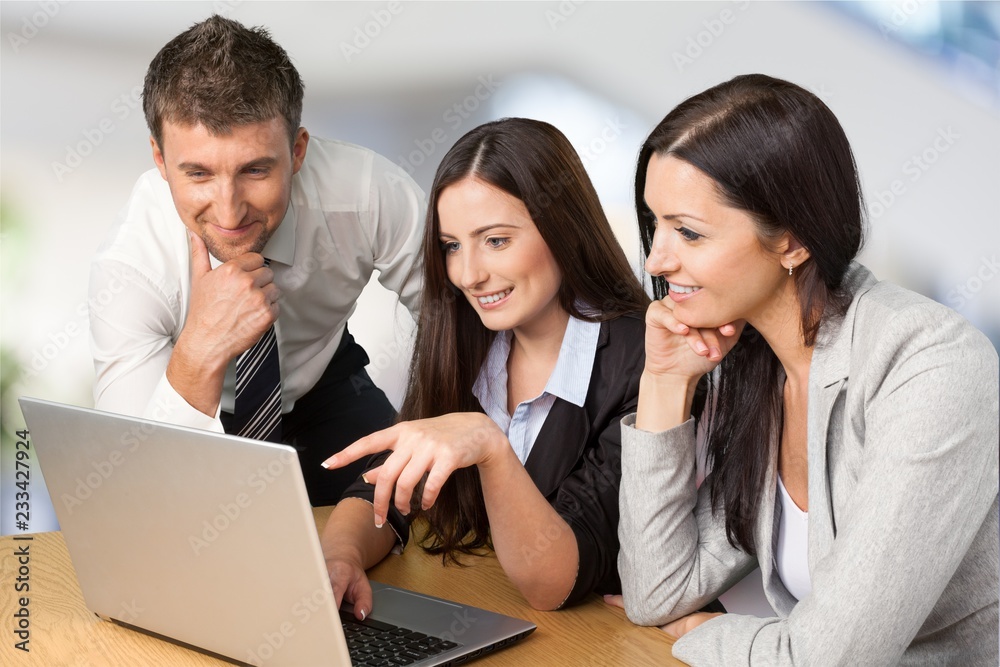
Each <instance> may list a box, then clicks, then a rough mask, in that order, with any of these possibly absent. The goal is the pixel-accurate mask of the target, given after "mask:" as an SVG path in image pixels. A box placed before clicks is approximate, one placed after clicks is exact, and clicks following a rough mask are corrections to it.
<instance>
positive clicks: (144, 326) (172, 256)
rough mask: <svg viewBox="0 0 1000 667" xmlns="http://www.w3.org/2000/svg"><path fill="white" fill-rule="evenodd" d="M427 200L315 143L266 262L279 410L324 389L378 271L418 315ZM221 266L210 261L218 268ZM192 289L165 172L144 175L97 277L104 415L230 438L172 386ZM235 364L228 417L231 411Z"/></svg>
mask: <svg viewBox="0 0 1000 667" xmlns="http://www.w3.org/2000/svg"><path fill="white" fill-rule="evenodd" d="M425 209H426V203H425V200H424V194H423V192H422V191H421V190H420V188H419V187H418V186H417V184H416V183H414V181H413V179H411V178H410V177H409V176H408V175H407V174H406V173H405V172H404V171H403V170H402V169H400V168H399V167H397V166H396V165H394V164H392V163H391V162H389V161H388V160H387V159H385V158H383V157H382V156H380V155H378V154H376V153H374V152H373V151H371V150H368V149H367V148H362V147H360V146H354V145H352V144H348V143H345V142H341V141H330V140H324V139H319V138H316V137H312V138H311V139H310V141H309V146H308V149H307V151H306V158H305V161H304V162H303V165H302V168H301V169H300V170H299V172H298V173H297V174H295V175H294V176H293V177H292V194H291V201H290V203H289V206H288V211H287V212H286V214H285V217H284V219H283V220H282V222H281V224H280V225H279V226H278V228H277V230H276V231H275V233H274V235H273V236H272V237H271V239H270V240H269V241H268V243H267V246H266V247H265V248H264V250H263V253H262V254H264V255H265V256H267V257H268V258H269V259H270V260H271V265H270V266H271V269H272V271H274V283H275V285H276V286H277V287H278V288H279V289H281V293H282V300H281V314H280V315H279V317H278V321H277V323H276V325H275V331H276V333H277V338H278V350H279V353H280V358H281V377H282V381H281V383H282V411H283V412H286V413H287V412H288V411H290V410H291V409H292V407H293V406H294V405H295V401H296V400H298V399H299V398H300V397H301V396H302V395H303V394H305V393H306V392H307V391H309V389H311V388H312V387H313V385H315V384H316V381H317V380H318V379H319V377H320V376H321V375H322V373H323V371H324V370H325V369H326V366H327V364H329V362H330V360H331V359H332V358H333V354H334V352H335V351H336V349H337V346H338V345H339V344H340V339H341V337H342V335H343V331H344V325H345V323H346V322H347V319H348V318H349V317H350V316H351V314H352V313H353V312H354V307H355V302H356V300H357V298H358V295H359V294H361V290H362V289H364V287H365V285H366V284H367V283H368V280H369V278H370V277H371V275H372V272H373V271H374V270H376V269H378V270H379V272H380V275H379V281H380V282H381V283H382V284H383V285H384V286H385V287H386V288H388V289H390V290H392V291H394V292H396V293H397V294H399V296H400V299H401V300H402V302H403V304H404V305H405V306H406V307H407V308H408V309H409V310H410V312H411V313H415V312H416V310H417V308H418V306H419V299H420V282H421V266H420V258H421V255H420V251H421V241H422V235H423V218H424V212H425ZM219 264H220V262H219V261H218V260H216V259H215V258H214V257H213V258H212V266H213V268H214V267H216V266H218V265H219ZM190 292H191V280H190V250H189V247H188V237H187V228H186V227H185V226H184V224H183V222H181V219H180V216H178V214H177V211H176V209H175V208H174V204H173V200H172V199H171V196H170V189H169V187H168V186H167V183H166V181H164V180H163V179H162V178H161V176H160V174H159V172H158V171H157V170H155V169H153V170H150V171H148V172H146V173H145V174H143V175H142V176H140V177H139V180H138V182H137V183H136V185H135V188H134V189H133V190H132V195H131V197H130V198H129V201H128V203H127V204H126V205H125V208H124V209H123V210H122V212H121V213H120V214H119V216H118V219H117V221H116V222H115V224H114V225H113V226H112V228H111V231H110V233H109V234H108V237H107V239H106V240H105V242H104V243H103V244H102V245H101V247H100V248H99V249H98V253H97V256H96V257H95V259H94V262H93V264H92V267H91V276H90V298H89V303H90V335H91V350H92V352H93V355H94V368H95V370H96V373H97V379H96V381H95V384H94V402H95V404H96V407H97V408H98V409H100V410H107V411H110V412H117V413H121V414H126V415H135V416H142V417H146V418H150V419H156V420H159V421H168V422H172V423H176V424H182V425H186V426H192V427H195V428H203V429H208V430H212V431H217V432H222V430H223V429H222V423H221V422H220V421H219V418H218V411H216V414H215V416H214V417H209V416H207V415H205V414H202V413H201V412H199V411H198V410H196V409H195V408H193V407H192V406H190V405H189V404H188V403H187V402H186V401H184V400H183V399H182V398H181V397H180V395H179V394H177V392H176V391H174V389H173V387H171V386H170V383H169V382H168V381H167V379H166V369H167V363H168V362H169V361H170V355H171V352H172V351H173V344H174V341H176V339H177V336H178V335H179V334H180V332H181V329H182V328H183V327H184V321H185V318H186V315H187V304H188V297H189V295H190ZM235 384H236V375H235V360H234V361H233V363H231V364H230V368H229V370H228V372H227V373H226V380H225V383H224V386H223V392H222V402H221V405H220V406H219V408H220V410H227V411H232V409H233V404H234V387H235Z"/></svg>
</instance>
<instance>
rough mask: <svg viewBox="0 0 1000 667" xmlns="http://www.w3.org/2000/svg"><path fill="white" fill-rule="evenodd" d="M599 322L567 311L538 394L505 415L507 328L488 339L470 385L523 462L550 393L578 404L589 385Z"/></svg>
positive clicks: (548, 404) (539, 427)
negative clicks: (554, 356) (553, 358)
mask: <svg viewBox="0 0 1000 667" xmlns="http://www.w3.org/2000/svg"><path fill="white" fill-rule="evenodd" d="M600 335H601V323H600V322H586V321H584V320H578V319H576V318H575V317H573V316H572V315H570V318H569V321H568V322H567V323H566V333H564V334H563V340H562V345H561V346H560V347H559V358H558V359H557V360H556V366H555V368H553V369H552V375H550V376H549V379H548V382H546V383H545V389H543V390H542V393H541V394H539V395H538V396H536V397H535V398H532V399H530V400H527V401H524V402H522V403H518V405H517V407H516V408H514V414H513V416H511V415H510V414H509V413H508V412H507V358H508V357H509V356H510V339H511V332H510V331H501V332H500V333H498V334H497V336H496V338H494V339H493V344H492V345H491V346H490V351H489V353H487V355H486V361H485V362H484V363H483V366H482V368H480V369H479V376H478V377H477V378H476V383H475V384H474V385H473V386H472V393H473V394H475V396H476V398H478V399H479V404H480V405H482V406H483V410H484V411H485V412H486V415H487V416H488V417H489V418H490V419H492V420H493V421H494V422H496V424H497V426H499V427H500V430H501V431H503V432H504V434H505V435H506V436H507V440H509V441H510V445H511V447H512V448H513V449H514V453H515V454H517V458H518V459H519V460H520V461H521V464H522V465H523V464H524V463H525V462H526V461H527V460H528V455H529V454H531V448H532V447H533V446H534V444H535V438H536V437H538V432H539V431H541V430H542V425H543V424H544V423H545V419H546V417H548V416H549V411H550V410H551V409H552V405H553V404H554V403H555V402H556V398H561V399H563V400H564V401H568V402H570V403H572V404H573V405H576V406H578V407H583V404H584V401H586V400H587V390H588V389H589V388H590V375H591V373H592V372H593V370H594V358H595V357H596V356H597V340H598V339H599V338H600Z"/></svg>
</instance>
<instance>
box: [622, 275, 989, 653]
mask: <svg viewBox="0 0 1000 667" xmlns="http://www.w3.org/2000/svg"><path fill="white" fill-rule="evenodd" d="M847 285H848V286H849V287H850V289H851V291H852V292H853V293H854V300H853V302H852V304H851V306H850V309H849V310H848V312H847V314H846V316H845V317H844V318H843V319H836V320H829V321H825V322H824V323H823V325H822V326H821V329H820V334H819V336H818V339H817V344H816V347H815V350H814V352H813V358H812V366H811V369H810V374H809V408H808V447H809V454H808V457H809V458H808V462H809V535H808V540H809V542H808V544H809V563H808V565H809V573H810V576H811V580H812V593H811V594H810V595H808V596H807V597H805V598H804V599H803V600H801V601H796V600H795V598H793V597H792V596H791V595H790V594H789V593H788V591H787V590H786V589H785V587H784V586H783V585H782V583H781V579H780V578H779V576H778V574H777V571H776V569H775V565H774V549H775V544H776V540H777V521H778V518H779V512H780V503H776V502H775V497H776V493H777V491H776V483H777V482H776V476H777V457H776V450H777V448H776V447H774V448H772V450H775V454H774V455H772V457H771V460H770V465H769V467H768V473H767V482H766V487H765V489H764V490H763V495H762V499H761V509H760V518H759V521H758V523H757V527H756V531H755V537H756V543H757V548H758V555H757V557H756V558H755V557H753V556H750V555H748V554H746V553H745V552H743V551H741V550H739V549H736V548H734V547H733V546H731V545H730V544H729V542H728V541H727V539H726V532H725V526H724V522H723V521H722V516H721V510H720V514H719V515H718V516H713V515H712V511H711V505H710V502H709V496H708V491H709V486H710V484H711V481H712V477H711V475H709V476H708V478H707V479H706V482H705V483H704V484H703V485H702V487H701V488H700V489H696V484H695V449H696V444H695V440H696V435H697V434H696V432H695V425H694V422H693V420H689V421H688V422H686V423H684V424H682V425H680V426H677V427H676V428H673V429H670V430H668V431H665V432H662V433H647V432H644V431H639V430H637V429H636V428H635V427H634V424H635V416H634V415H631V416H629V417H626V418H625V419H624V420H623V421H622V483H621V521H620V523H619V537H620V540H621V551H620V554H619V558H618V568H619V572H620V574H621V579H622V588H623V595H624V599H625V610H626V612H627V613H628V616H629V618H630V619H632V621H633V622H635V623H639V624H641V625H661V624H663V623H666V622H669V621H671V620H673V619H676V618H679V617H681V616H684V615H686V614H689V613H691V612H693V611H696V610H697V609H698V608H700V607H701V606H702V605H704V604H705V603H706V602H708V601H710V600H712V599H714V598H715V597H717V596H718V595H719V594H720V593H722V592H724V591H725V590H727V589H728V588H729V587H730V586H732V585H733V584H734V583H736V582H737V581H739V580H740V579H741V578H742V577H743V576H744V575H746V574H747V573H748V572H749V571H751V570H752V569H753V568H754V567H755V566H757V565H758V564H759V566H760V569H761V573H762V575H763V581H764V591H765V594H766V595H767V598H768V601H769V602H770V604H771V607H772V608H773V609H774V611H775V613H776V614H777V615H776V616H775V617H774V618H755V617H751V616H741V615H737V614H725V615H723V616H720V617H717V618H714V619H712V620H710V621H707V622H705V623H703V624H702V625H700V626H699V627H698V628H696V629H695V630H692V631H691V632H689V633H687V634H686V635H685V636H684V637H683V638H681V639H680V640H678V641H677V643H676V644H675V645H674V650H673V654H674V656H675V657H677V658H678V659H680V660H683V661H685V662H687V663H689V664H691V665H726V666H728V665H746V664H753V665H895V664H906V665H918V664H919V665H945V664H947V665H963V666H964V665H993V666H995V665H997V660H998V636H997V627H998V616H997V589H998V581H997V572H998V567H1000V560H998V533H997V526H998V523H997V522H998V505H997V488H998V472H997V468H998V464H997V450H998V426H997V423H998V366H997V353H996V351H995V350H994V349H993V347H992V345H991V344H990V343H989V341H988V340H987V339H986V337H985V336H983V335H982V334H981V333H980V332H978V331H977V330H976V329H975V328H973V327H972V326H971V325H970V324H969V323H968V322H967V321H966V320H965V319H963V318H962V317H961V316H959V315H958V314H957V313H955V312H953V311H951V310H949V309H948V308H945V307H944V306H941V305H939V304H937V303H934V302H933V301H930V300H928V299H925V298H924V297H921V296H919V295H917V294H914V293H913V292H909V291H907V290H904V289H902V288H900V287H897V286H894V285H891V284H889V283H882V282H877V281H876V280H875V279H874V277H872V275H871V274H870V273H869V272H868V270H867V269H865V268H864V267H862V266H860V265H857V264H855V265H854V266H852V268H851V271H850V273H849V274H848V277H847Z"/></svg>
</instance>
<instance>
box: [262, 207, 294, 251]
mask: <svg viewBox="0 0 1000 667" xmlns="http://www.w3.org/2000/svg"><path fill="white" fill-rule="evenodd" d="M295 227H296V216H295V204H294V203H293V202H292V201H291V200H289V202H288V210H286V211H285V217H284V218H282V219H281V224H280V225H278V228H277V229H275V230H274V234H272V235H271V238H270V239H269V240H268V242H267V245H265V246H264V250H263V251H262V252H261V254H262V255H263V256H264V257H267V258H268V259H269V260H271V261H272V262H281V263H282V264H286V265H288V266H292V264H293V262H294V261H295Z"/></svg>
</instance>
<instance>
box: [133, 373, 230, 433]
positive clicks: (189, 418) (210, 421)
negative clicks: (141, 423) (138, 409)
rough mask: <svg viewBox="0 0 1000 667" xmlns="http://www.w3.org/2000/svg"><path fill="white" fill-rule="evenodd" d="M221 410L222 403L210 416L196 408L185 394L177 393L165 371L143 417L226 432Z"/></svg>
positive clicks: (216, 431)
mask: <svg viewBox="0 0 1000 667" xmlns="http://www.w3.org/2000/svg"><path fill="white" fill-rule="evenodd" d="M221 410H222V407H221V404H220V407H217V408H216V409H215V416H214V417H209V416H208V415H206V414H205V413H204V412H202V411H201V410H198V409H196V408H194V407H193V406H192V405H191V404H190V403H188V402H187V401H186V400H184V397H183V396H181V395H180V394H178V393H177V391H176V390H175V389H174V388H173V387H172V386H171V384H170V381H169V380H167V374H166V373H164V374H163V377H161V378H160V381H159V383H157V385H156V389H154V390H153V396H152V398H150V399H149V403H148V404H147V405H146V410H145V412H143V414H142V417H143V418H144V419H152V420H153V421H158V422H166V423H168V424H177V425H178V426H188V427H190V428H200V429H202V430H205V431H213V432H215V433H225V432H226V431H225V429H224V428H222V421H221V420H220V419H219V413H220V412H221Z"/></svg>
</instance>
